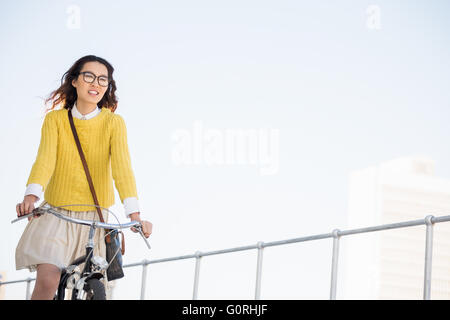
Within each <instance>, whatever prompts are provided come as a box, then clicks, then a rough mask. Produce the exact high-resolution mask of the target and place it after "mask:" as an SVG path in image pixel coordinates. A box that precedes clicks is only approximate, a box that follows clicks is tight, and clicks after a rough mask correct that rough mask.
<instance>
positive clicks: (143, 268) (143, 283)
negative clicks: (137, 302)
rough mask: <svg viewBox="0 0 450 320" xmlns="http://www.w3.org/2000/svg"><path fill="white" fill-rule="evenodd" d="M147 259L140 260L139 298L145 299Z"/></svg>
mask: <svg viewBox="0 0 450 320" xmlns="http://www.w3.org/2000/svg"><path fill="white" fill-rule="evenodd" d="M147 267H148V262H147V260H144V261H142V277H141V300H145V287H146V283H147Z"/></svg>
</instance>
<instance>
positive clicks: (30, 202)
mask: <svg viewBox="0 0 450 320" xmlns="http://www.w3.org/2000/svg"><path fill="white" fill-rule="evenodd" d="M37 200H38V197H36V196H35V195H33V194H28V195H26V196H25V197H24V198H23V201H22V203H18V204H17V205H16V211H17V216H18V217H20V216H23V215H26V214H29V213H31V212H32V211H33V210H34V203H35V202H36V201H37ZM30 220H31V217H29V218H28V221H30Z"/></svg>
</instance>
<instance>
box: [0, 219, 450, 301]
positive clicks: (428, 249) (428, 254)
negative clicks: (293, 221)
mask: <svg viewBox="0 0 450 320" xmlns="http://www.w3.org/2000/svg"><path fill="white" fill-rule="evenodd" d="M448 221H450V215H448V216H440V217H434V216H432V215H429V216H426V217H425V218H424V219H418V220H411V221H405V222H398V223H391V224H383V225H379V226H374V227H367V228H360V229H351V230H342V231H341V230H339V229H335V230H333V231H332V232H330V233H324V234H318V235H313V236H307V237H301V238H293V239H287V240H280V241H273V242H261V241H260V242H258V243H257V244H256V245H249V246H243V247H236V248H230V249H223V250H216V251H209V252H200V251H196V252H195V254H190V255H184V256H177V257H170V258H163V259H157V260H144V261H141V262H136V263H130V264H125V265H124V266H123V267H124V268H130V267H137V266H142V276H141V295H140V299H141V300H143V299H145V288H146V282H147V281H146V279H147V267H148V265H149V264H154V263H161V262H168V261H175V260H183V259H193V258H195V273H194V288H193V294H192V299H193V300H196V299H197V296H198V282H199V276H200V261H201V258H202V257H204V256H211V255H216V254H224V253H230V252H237V251H243V250H253V249H256V250H258V256H257V263H256V285H255V300H259V299H260V297H261V271H262V259H263V251H264V248H266V247H273V246H279V245H284V244H290V243H297V242H306V241H313V240H320V239H327V238H332V239H333V252H332V259H331V284H330V299H331V300H335V299H336V290H337V276H338V273H337V270H338V260H339V240H340V238H341V237H343V236H348V235H353V234H359V233H368V232H375V231H383V230H390V229H399V228H406V227H413V226H419V225H425V226H426V235H425V270H424V285H423V299H424V300H429V299H430V293H431V267H432V261H431V258H432V252H433V225H434V224H435V223H440V222H448ZM34 280H35V278H26V279H22V280H15V281H4V282H0V286H2V285H7V284H12V283H18V282H26V283H27V287H26V296H25V298H26V299H29V298H30V283H31V281H34Z"/></svg>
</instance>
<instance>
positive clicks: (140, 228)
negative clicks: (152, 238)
mask: <svg viewBox="0 0 450 320" xmlns="http://www.w3.org/2000/svg"><path fill="white" fill-rule="evenodd" d="M134 228H135V229H136V230H137V231H138V232H139V234H140V235H141V237H142V239H144V241H145V244H146V245H147V247H148V248H149V249H151V247H150V244H149V243H148V241H147V238H146V237H145V236H144V232H142V225H138V226H136V227H134Z"/></svg>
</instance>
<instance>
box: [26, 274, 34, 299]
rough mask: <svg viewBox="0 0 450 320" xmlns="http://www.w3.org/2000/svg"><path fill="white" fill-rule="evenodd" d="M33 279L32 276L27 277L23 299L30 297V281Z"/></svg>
mask: <svg viewBox="0 0 450 320" xmlns="http://www.w3.org/2000/svg"><path fill="white" fill-rule="evenodd" d="M32 280H33V279H32V278H27V291H26V292H25V299H26V300H30V299H31V293H30V291H31V290H30V288H31V287H30V283H31V281H32Z"/></svg>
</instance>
